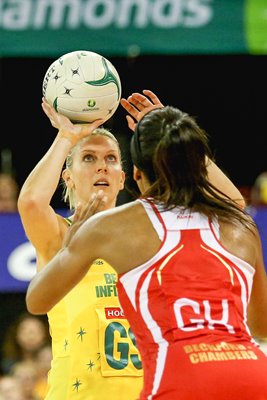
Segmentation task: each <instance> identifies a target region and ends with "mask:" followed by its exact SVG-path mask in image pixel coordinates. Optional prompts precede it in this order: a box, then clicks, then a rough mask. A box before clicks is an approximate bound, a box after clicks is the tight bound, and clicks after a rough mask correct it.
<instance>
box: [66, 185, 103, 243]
mask: <svg viewBox="0 0 267 400" xmlns="http://www.w3.org/2000/svg"><path fill="white" fill-rule="evenodd" d="M106 201H107V196H106V195H105V193H104V191H103V190H99V191H98V192H97V193H94V194H92V196H91V198H90V200H89V202H88V204H85V205H81V204H78V205H77V207H76V209H75V213H74V215H73V220H72V224H71V226H70V227H69V229H68V231H67V234H66V235H65V237H64V241H63V247H66V246H68V244H69V242H70V241H71V238H72V237H73V236H74V234H75V233H76V232H77V230H78V229H79V228H80V226H81V225H83V224H84V222H85V221H87V220H88V218H90V217H91V216H92V215H94V214H96V213H98V212H100V211H103V210H105V206H106Z"/></svg>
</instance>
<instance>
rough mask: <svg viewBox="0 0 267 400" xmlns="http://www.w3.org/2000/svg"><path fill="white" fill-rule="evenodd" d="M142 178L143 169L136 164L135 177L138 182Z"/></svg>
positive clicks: (134, 168) (134, 167)
mask: <svg viewBox="0 0 267 400" xmlns="http://www.w3.org/2000/svg"><path fill="white" fill-rule="evenodd" d="M141 178H142V175H141V171H140V170H139V169H138V168H137V167H136V166H135V165H134V166H133V179H134V180H135V181H136V182H137V181H140V179H141Z"/></svg>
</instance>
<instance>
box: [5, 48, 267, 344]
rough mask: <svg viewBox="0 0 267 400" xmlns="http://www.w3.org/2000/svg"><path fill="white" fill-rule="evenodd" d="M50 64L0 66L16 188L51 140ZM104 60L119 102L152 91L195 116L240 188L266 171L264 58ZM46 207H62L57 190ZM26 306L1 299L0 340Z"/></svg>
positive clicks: (28, 61) (10, 61)
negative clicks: (118, 85)
mask: <svg viewBox="0 0 267 400" xmlns="http://www.w3.org/2000/svg"><path fill="white" fill-rule="evenodd" d="M60 55H61V53H59V54H58V56H60ZM56 58H57V57H55V58H50V59H40V58H19V59H17V58H16V59H15V58H4V59H0V85H1V86H0V88H1V99H2V100H1V104H2V106H1V136H0V150H1V149H4V148H10V150H11V151H12V156H13V169H14V172H15V174H16V175H15V176H16V179H17V182H18V184H19V186H21V185H22V183H23V181H24V180H25V179H26V177H27V175H28V174H29V172H30V171H31V170H32V168H33V167H34V166H35V164H36V163H37V162H38V161H39V160H40V158H41V157H42V156H43V155H44V153H45V152H46V150H47V149H48V147H49V146H50V144H51V143H52V141H53V138H54V137H55V134H56V130H55V129H54V128H53V127H52V126H51V125H50V122H49V121H48V119H47V117H46V116H45V115H44V113H43V111H42V109H41V98H42V81H43V77H44V74H45V72H46V70H47V68H48V67H49V65H50V64H51V63H52V62H53V61H55V59H56ZM107 58H109V60H110V61H111V62H112V63H113V64H114V66H115V67H116V69H117V71H118V73H119V74H120V77H121V82H122V95H123V97H127V96H128V95H129V94H131V93H132V92H134V91H141V90H142V89H150V90H153V91H154V92H155V93H156V94H157V95H158V96H159V98H160V99H161V101H162V102H163V103H164V104H166V105H167V104H168V105H174V106H177V107H179V108H181V109H182V110H183V111H186V112H188V113H189V114H191V115H193V116H195V117H196V118H197V122H198V123H199V124H200V125H201V127H202V128H204V129H205V130H206V131H207V132H208V134H209V136H210V143H211V147H212V149H213V150H214V151H215V155H216V159H217V163H218V165H219V166H220V167H221V168H222V169H223V170H224V171H225V172H226V173H227V174H228V175H229V177H230V178H231V179H232V180H233V181H234V183H235V184H236V185H237V186H238V187H240V188H246V187H248V188H249V187H251V186H252V185H253V182H254V180H255V178H256V177H257V175H258V174H259V173H260V172H262V171H264V170H267V155H266V153H267V139H266V138H267V127H266V119H267V101H266V100H267V99H266V97H267V95H266V93H267V56H249V55H225V56H222V55H219V56H182V55H179V56H140V57H137V58H125V57H107ZM125 115H126V113H125V111H124V110H123V109H122V107H119V108H118V110H117V111H116V113H115V115H114V117H113V118H112V119H111V120H110V121H109V122H108V124H107V125H106V126H107V127H109V128H110V129H111V130H112V132H113V133H114V134H115V135H116V136H117V138H118V139H119V141H120V142H121V145H122V147H123V149H124V150H123V155H124V158H125V160H126V172H127V175H128V185H131V184H132V180H131V163H130V161H129V148H128V145H129V140H130V137H131V132H130V131H129V129H128V127H127V124H126V119H125ZM130 199H131V196H130V195H128V192H124V193H122V195H121V196H120V198H119V203H122V202H125V201H128V200H130ZM52 205H53V206H54V207H56V208H61V207H63V203H62V201H61V192H60V190H58V192H57V193H56V194H55V196H54V198H53V204H52ZM0 273H1V272H0ZM24 299H25V294H24V293H13V294H11V293H6V294H0V302H1V306H0V316H1V320H0V328H1V329H0V332H1V335H0V339H1V336H2V335H3V334H4V331H5V327H6V326H7V325H8V324H9V322H11V320H13V319H14V318H16V316H17V315H18V314H19V313H20V312H21V311H22V310H24V308H25V300H24Z"/></svg>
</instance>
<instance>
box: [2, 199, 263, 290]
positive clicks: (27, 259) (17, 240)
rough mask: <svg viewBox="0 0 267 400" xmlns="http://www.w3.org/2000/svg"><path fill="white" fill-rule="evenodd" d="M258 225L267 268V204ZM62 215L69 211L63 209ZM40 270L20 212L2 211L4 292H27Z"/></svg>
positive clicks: (255, 211) (258, 212)
mask: <svg viewBox="0 0 267 400" xmlns="http://www.w3.org/2000/svg"><path fill="white" fill-rule="evenodd" d="M249 212H250V213H251V215H252V216H253V218H254V220H255V222H256V223H257V225H258V228H259V231H260V234H261V238H262V247H263V252H264V260H265V266H266V267H267V207H262V208H251V209H250V210H249ZM60 213H61V215H64V214H65V215H66V211H64V210H61V211H60ZM35 272H36V258H35V250H34V248H33V246H32V245H31V244H30V243H29V241H28V240H27V238H26V236H25V233H24V229H23V226H22V224H21V220H20V217H19V215H18V214H17V213H11V214H10V213H9V214H0V293H5V292H25V291H26V289H27V287H28V284H29V281H30V280H31V278H32V277H33V275H34V274H35Z"/></svg>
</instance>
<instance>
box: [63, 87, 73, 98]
mask: <svg viewBox="0 0 267 400" xmlns="http://www.w3.org/2000/svg"><path fill="white" fill-rule="evenodd" d="M64 88H65V93H63V94H67V95H69V96H71V94H70V92H71V91H72V90H73V89H71V88H67V87H66V86H64Z"/></svg>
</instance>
